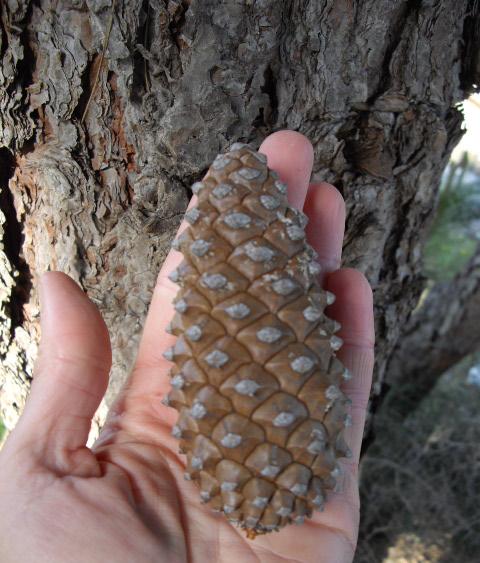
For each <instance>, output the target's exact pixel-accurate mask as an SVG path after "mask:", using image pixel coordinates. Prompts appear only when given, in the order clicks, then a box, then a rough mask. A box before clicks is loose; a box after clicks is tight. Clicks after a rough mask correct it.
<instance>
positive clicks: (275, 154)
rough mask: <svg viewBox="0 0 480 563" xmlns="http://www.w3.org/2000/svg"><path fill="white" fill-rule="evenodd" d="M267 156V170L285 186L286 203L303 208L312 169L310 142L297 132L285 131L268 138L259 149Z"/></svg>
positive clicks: (277, 132) (312, 155)
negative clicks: (275, 173)
mask: <svg viewBox="0 0 480 563" xmlns="http://www.w3.org/2000/svg"><path fill="white" fill-rule="evenodd" d="M258 150H259V152H261V153H263V154H265V155H266V156H267V161H268V167H269V168H270V169H272V170H275V172H277V174H278V175H279V177H280V180H281V181H282V182H285V183H286V184H287V186H288V200H289V202H290V204H291V205H292V206H294V207H296V208H297V209H302V208H303V204H304V202H305V197H306V194H307V189H308V182H309V180H310V175H311V173H312V167H313V157H314V154H313V146H312V143H311V142H310V141H309V140H308V139H307V137H305V135H302V134H301V133H298V132H297V131H290V130H288V129H285V130H281V131H276V132H275V133H272V134H271V135H269V136H268V137H267V138H266V139H265V140H264V141H263V143H262V144H261V145H260V148H259V149H258Z"/></svg>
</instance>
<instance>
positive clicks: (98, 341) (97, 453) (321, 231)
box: [0, 131, 374, 563]
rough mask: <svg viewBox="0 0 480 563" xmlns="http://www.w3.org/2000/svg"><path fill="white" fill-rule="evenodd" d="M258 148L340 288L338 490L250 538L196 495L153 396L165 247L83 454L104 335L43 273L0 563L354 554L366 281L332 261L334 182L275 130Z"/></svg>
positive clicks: (332, 559)
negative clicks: (131, 359) (130, 361)
mask: <svg viewBox="0 0 480 563" xmlns="http://www.w3.org/2000/svg"><path fill="white" fill-rule="evenodd" d="M259 150H260V151H261V152H263V153H264V154H266V155H267V157H268V165H269V167H270V168H272V169H274V170H276V171H277V173H278V174H279V176H280V178H281V180H282V181H284V182H285V183H287V185H288V198H289V201H290V203H291V204H292V205H294V206H295V207H298V208H300V209H301V208H303V209H304V211H305V213H306V214H307V215H308V216H309V219H310V220H309V225H308V226H307V236H308V239H309V242H310V244H311V245H312V246H313V247H314V248H315V250H316V251H317V253H318V255H319V262H320V264H321V266H322V268H323V272H324V273H323V274H322V276H323V277H322V283H323V285H324V287H325V288H326V289H329V290H330V291H331V292H333V293H334V294H335V295H336V296H337V299H336V302H335V303H334V304H333V305H331V306H330V307H329V308H328V310H327V314H328V315H329V316H330V317H332V318H335V319H336V320H338V321H339V322H340V323H341V324H342V329H341V330H340V332H339V333H338V334H339V336H340V337H341V338H342V339H343V340H344V345H343V347H342V349H341V351H340V352H339V354H338V356H339V357H340V359H341V360H342V361H343V363H344V364H345V365H346V366H347V367H348V368H349V370H350V371H351V372H352V374H353V378H352V379H351V381H349V382H347V383H346V384H345V387H344V390H345V392H346V393H347V395H349V396H350V398H351V399H352V401H353V404H352V417H353V425H352V427H350V428H349V429H348V434H347V436H346V439H347V442H349V443H350V446H351V449H352V451H353V456H352V458H351V459H349V460H343V461H342V463H343V466H344V469H345V471H344V487H343V491H342V492H337V493H333V494H332V496H331V498H330V499H329V501H328V502H327V505H326V508H325V510H324V512H316V513H315V514H314V516H313V518H312V519H310V520H307V521H305V523H304V524H302V525H300V526H295V525H291V526H287V527H286V528H283V529H282V530H281V531H280V532H278V533H271V534H267V535H263V536H259V537H257V538H256V539H255V540H253V541H252V540H249V539H246V537H245V533H244V532H243V531H242V530H240V529H237V528H235V527H234V526H232V525H231V524H230V523H229V522H228V521H227V520H226V519H225V517H224V516H223V515H222V514H220V513H215V512H213V511H212V510H211V509H210V508H209V506H208V505H204V504H201V503H200V500H199V490H198V489H197V487H196V486H195V485H194V484H193V483H192V482H189V481H186V480H185V479H184V477H183V474H184V471H185V459H184V456H182V455H180V454H178V451H177V450H178V444H177V441H176V440H175V439H174V438H172V436H171V435H170V430H171V428H172V426H173V424H174V423H175V420H176V417H177V412H176V411H174V410H173V409H171V408H169V407H167V406H165V405H164V404H162V402H161V400H162V398H163V397H164V395H165V394H166V393H168V391H169V388H170V384H169V378H168V376H167V373H168V370H169V367H170V366H169V363H168V362H167V361H166V360H165V359H164V358H163V357H162V352H163V351H164V350H165V349H166V348H167V347H169V346H171V345H172V343H173V342H174V337H173V336H170V335H168V334H167V333H165V330H164V329H165V326H166V324H167V323H168V322H169V320H170V319H171V317H172V316H173V306H172V299H173V297H174V296H175V293H176V290H177V288H176V286H174V285H173V284H172V282H170V280H169V279H168V277H167V276H168V273H169V272H170V271H171V270H172V269H173V268H175V267H176V265H178V263H179V261H180V259H181V256H180V255H179V254H178V253H177V252H174V251H172V252H171V253H170V254H169V256H168V258H167V260H166V261H165V264H164V266H163V268H162V271H161V272H160V275H159V277H158V282H157V285H156V287H155V291H154V295H153V299H152V303H151V306H150V310H149V314H148V317H147V320H146V323H145V328H144V333H143V336H142V340H141V344H140V348H139V352H138V356H137V360H136V363H135V367H134V370H133V372H132V374H131V377H130V378H129V380H128V382H127V384H126V385H125V386H124V388H123V389H122V392H121V393H120V396H119V397H118V399H117V401H116V402H115V404H114V406H113V407H112V409H111V411H110V413H109V416H108V420H107V423H106V424H105V427H104V429H103V430H102V432H101V435H100V437H99V439H98V440H97V442H96V443H95V445H94V446H93V448H91V449H89V448H87V447H86V441H87V437H88V433H89V430H90V425H91V419H92V416H93V414H94V412H95V410H96V408H97V406H98V404H99V403H100V401H101V399H102V397H103V394H104V393H105V389H106V386H107V383H108V374H109V369H110V362H111V350H110V341H109V336H108V331H107V329H106V327H105V324H104V322H103V320H102V318H101V316H100V313H99V312H98V310H97V309H96V307H95V306H94V305H93V304H92V303H91V302H90V301H89V300H88V298H87V297H86V296H85V295H84V293H83V292H82V291H81V290H80V288H78V286H77V285H76V284H75V283H74V282H73V281H72V280H71V279H70V278H69V277H68V276H66V275H64V274H61V273H58V272H54V273H48V274H44V276H43V277H42V280H41V288H40V289H41V301H42V321H41V322H42V342H41V346H40V353H39V357H38V360H37V364H36V367H35V377H34V381H33V384H32V389H31V393H30V396H29V399H28V402H27V406H26V408H25V412H24V414H23V415H22V417H21V419H20V421H19V423H18V424H17V427H16V428H15V430H14V431H13V432H12V434H11V435H10V437H9V439H8V440H7V442H6V444H5V445H4V448H3V450H2V452H1V453H0V467H1V468H2V479H1V482H0V529H1V530H2V533H1V537H0V560H1V561H2V562H4V563H9V562H13V561H15V562H17V561H22V562H30V561H35V562H47V561H48V562H62V563H69V562H82V563H96V562H110V561H111V562H115V563H121V562H132V563H133V562H135V563H137V562H138V563H142V562H144V561H152V562H153V561H155V562H158V561H168V562H169V563H170V562H177V561H178V562H181V561H189V562H190V561H192V562H200V563H203V562H209V563H210V562H212V563H213V562H224V561H225V562H226V561H228V562H229V563H237V562H241V563H250V562H259V561H261V562H280V561H288V562H297V561H298V562H300V561H301V562H320V563H321V562H328V563H347V562H350V561H351V560H352V558H353V553H354V550H355V544H356V537H357V530H358V518H359V498H358V484H357V468H358V457H359V451H360V444H361V437H362V432H363V425H364V420H365V407H366V403H367V400H368V395H369V389H370V381H371V373H372V366H373V342H374V334H373V313H372V294H371V289H370V286H369V284H368V282H367V281H366V279H365V277H364V276H363V275H362V274H361V273H360V272H358V271H356V270H353V269H338V268H339V266H340V257H341V247H342V240H343V232H344V222H345V205H344V202H343V199H342V197H341V195H340V193H339V192H338V191H337V190H336V189H335V188H334V187H333V186H331V185H329V184H326V183H320V184H309V178H310V175H311V169H312V160H313V151H312V147H311V145H310V143H309V142H308V140H307V139H306V138H305V137H303V136H302V135H300V134H298V133H294V132H291V131H281V132H278V133H275V134H273V135H271V136H270V137H268V138H267V139H266V140H265V141H264V143H263V144H262V146H261V147H260V149H259ZM191 205H192V202H191ZM180 228H181V229H183V228H185V225H182V226H181V227H180Z"/></svg>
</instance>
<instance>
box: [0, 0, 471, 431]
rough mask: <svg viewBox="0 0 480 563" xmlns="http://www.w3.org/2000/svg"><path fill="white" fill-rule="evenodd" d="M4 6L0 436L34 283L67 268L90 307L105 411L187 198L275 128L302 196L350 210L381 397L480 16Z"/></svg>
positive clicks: (231, 3) (19, 366) (427, 8)
mask: <svg viewBox="0 0 480 563" xmlns="http://www.w3.org/2000/svg"><path fill="white" fill-rule="evenodd" d="M1 9H2V19H1V35H0V37H1V46H0V56H1V58H2V66H1V69H0V146H1V147H3V150H2V152H1V154H0V158H1V159H2V161H1V162H2V167H3V169H4V172H3V186H2V193H3V196H2V201H1V204H2V211H3V216H2V221H3V250H2V254H1V260H0V263H1V264H2V270H1V272H2V274H1V287H2V291H1V292H0V296H1V297H0V298H1V300H2V301H1V303H2V306H1V311H2V316H3V319H4V323H3V324H2V331H3V332H2V335H1V336H2V348H1V349H0V356H1V358H2V361H3V368H2V375H1V386H2V393H1V399H0V403H1V407H0V408H1V412H2V416H3V417H4V418H5V419H6V422H7V424H8V425H9V426H10V427H12V426H13V424H14V423H15V420H16V417H17V415H18V413H19V412H20V411H21V409H22V405H23V401H24V398H25V395H26V392H27V390H28V385H29V380H30V377H31V373H32V358H33V357H34V355H35V345H36V342H37V339H38V305H37V296H36V280H37V276H38V275H39V274H40V273H41V272H43V271H44V270H46V269H49V268H52V269H61V270H63V271H64V272H66V273H68V274H70V275H71V276H73V277H74V278H75V279H76V280H77V281H78V282H79V283H80V284H81V285H82V287H83V288H84V289H85V290H86V291H87V292H88V294H89V296H90V297H91V298H92V299H93V300H94V301H95V302H96V303H97V304H98V306H99V307H100V309H101V310H102V312H103V314H104V316H105V318H106V322H107V325H108V326H109V329H110V332H111V336H112V341H113V348H114V361H113V370H112V378H111V384H110V387H109V392H108V395H107V404H108V403H109V402H110V401H111V398H112V396H113V395H114V393H115V392H116V391H117V390H118V388H119V386H120V384H121V382H122V381H123V380H124V378H125V376H126V374H127V372H128V369H129V367H130V366H131V364H132V361H133V359H134V354H135V347H136V345H137V342H138V336H139V333H140V330H141V326H142V322H143V319H144V317H145V314H146V311H147V307H148V303H149V300H150V296H151V291H152V288H153V285H154V281H155V277H156V274H157V272H158V269H159V267H160V265H161V263H162V261H163V259H164V258H165V256H166V253H167V252H168V248H169V244H170V241H171V239H172V237H173V234H174V231H175V230H176V228H177V227H178V225H179V222H180V220H181V218H182V215H183V212H184V210H185V207H186V205H187V201H188V197H189V195H190V190H189V186H190V184H191V183H192V182H193V181H195V180H197V179H199V178H200V177H201V176H202V174H203V172H204V171H205V170H206V168H207V166H208V164H209V163H210V161H211V160H212V159H213V158H214V156H215V155H216V153H218V152H219V151H222V150H223V149H224V148H226V147H227V146H228V145H230V144H231V143H232V142H235V141H244V142H249V143H251V144H252V145H253V146H255V147H257V146H258V145H259V143H260V142H261V140H262V139H263V138H264V137H265V136H266V135H267V134H269V133H270V132H272V131H275V130H278V129H282V128H289V129H295V130H298V131H300V132H302V133H304V134H305V135H307V136H308V137H309V139H310V140H311V141H312V143H313V145H314V148H315V165H314V176H313V177H314V179H315V180H326V181H328V182H331V183H333V184H334V185H336V186H337V187H338V188H339V189H340V191H341V192H342V194H343V196H344V197H345V200H346V203H347V231H346V237H345V245H344V265H348V266H353V267H356V268H359V269H360V270H362V271H363V272H364V273H365V274H366V275H367V277H368V279H369V280H370V282H371V284H372V286H373V288H374V293H375V307H376V334H377V363H376V372H375V386H374V391H375V393H377V394H378V393H379V392H380V390H381V388H382V384H383V381H384V378H385V373H386V371H387V369H388V365H389V358H390V356H391V353H392V350H393V348H394V346H395V345H396V343H397V341H398V339H399V336H400V333H401V330H402V327H403V326H404V325H405V323H406V321H407V319H408V317H409V314H410V311H411V310H412V309H413V308H414V306H415V304H416V302H417V299H418V297H419V295H420V293H421V291H422V288H423V286H424V280H423V278H422V276H421V274H420V271H421V258H422V245H423V241H424V237H425V232H426V228H427V227H428V225H429V222H430V218H431V216H432V214H433V212H434V209H435V205H436V196H437V192H438V185H439V179H440V176H441V173H442V170H443V168H444V166H445V164H446V162H447V161H448V158H449V155H450V153H451V151H452V149H453V147H454V146H455V144H456V143H457V141H458V140H459V138H460V137H461V134H462V133H461V128H460V125H461V120H462V116H461V113H460V111H459V110H458V109H456V108H455V104H456V103H457V102H460V101H461V100H463V99H464V98H465V97H466V96H467V94H468V93H470V92H471V91H473V90H475V89H478V84H479V75H480V68H479V66H480V65H479V58H478V49H477V48H476V47H477V46H478V29H479V2H478V1H477V0H476V1H475V2H471V1H469V0H435V1H434V0H424V1H421V2H420V1H418V2H417V1H412V0H399V1H398V2H394V3H392V2H390V1H389V0H367V1H365V2H361V3H360V2H358V3H357V2H352V1H351V0H340V1H339V0H336V1H333V0H310V1H309V0H306V1H305V0H304V1H299V0H288V1H287V0H286V1H280V2H279V1H278V0H244V1H241V0H226V1H225V2H222V3H220V2H214V1H211V0H210V1H205V0H203V1H200V0H116V1H114V2H113V3H112V1H111V0H108V1H106V0H86V1H85V0H76V1H74V2H72V1H70V2H67V1H62V0H34V1H30V0H9V1H6V2H4V3H3V4H2V8H1ZM5 170H6V171H5ZM7 180H9V181H8V182H7ZM101 420H102V416H100V419H99V423H101Z"/></svg>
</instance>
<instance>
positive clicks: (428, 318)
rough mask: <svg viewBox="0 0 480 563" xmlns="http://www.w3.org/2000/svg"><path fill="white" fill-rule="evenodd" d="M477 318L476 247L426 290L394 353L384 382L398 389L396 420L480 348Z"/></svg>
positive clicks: (479, 260) (479, 263)
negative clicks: (448, 277)
mask: <svg viewBox="0 0 480 563" xmlns="http://www.w3.org/2000/svg"><path fill="white" fill-rule="evenodd" d="M479 318H480V244H479V245H478V247H477V249H476V252H475V254H474V255H473V256H472V258H471V259H470V260H469V262H468V263H467V265H466V266H465V268H464V269H463V271H462V272H460V273H459V274H458V275H457V276H456V277H455V278H454V279H453V280H452V281H450V282H442V283H438V284H436V285H435V286H434V287H433V288H432V289H431V290H430V292H429V293H428V295H427V297H426V299H425V301H424V303H423V304H422V305H421V306H420V307H419V308H418V309H417V310H416V311H415V312H414V313H413V314H412V316H411V317H410V319H409V321H408V323H407V326H406V328H405V330H404V335H403V337H402V338H401V341H400V343H399V345H398V346H397V348H396V349H395V350H394V353H393V355H392V358H391V361H390V366H389V370H388V376H387V384H388V385H389V386H391V387H392V388H393V389H397V391H394V394H393V399H394V401H393V408H394V410H395V412H396V413H397V414H398V415H399V416H400V417H402V418H403V417H405V416H407V414H408V413H409V412H411V411H412V410H413V409H415V408H416V407H417V406H418V404H419V403H420V401H421V400H422V399H423V397H425V395H426V394H427V393H428V392H429V391H430V390H431V389H432V387H433V386H434V385H435V383H436V382H437V380H438V378H439V376H440V375H441V374H442V373H444V372H445V371H446V370H447V369H449V368H451V367H452V366H453V365H455V364H456V363H457V362H458V361H460V360H461V359H462V358H464V357H465V356H466V355H468V354H471V353H473V352H475V351H476V350H478V349H479V348H480V322H479V320H478V319H479ZM389 403H390V401H389ZM390 404H392V403H390Z"/></svg>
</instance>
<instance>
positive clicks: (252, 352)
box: [165, 143, 351, 537]
mask: <svg viewBox="0 0 480 563" xmlns="http://www.w3.org/2000/svg"><path fill="white" fill-rule="evenodd" d="M193 191H194V193H195V194H196V195H197V197H198V205H197V206H196V207H194V208H192V209H191V210H189V211H188V212H187V215H186V220H187V221H188V222H189V223H190V225H189V227H188V228H187V229H186V230H185V231H184V232H183V233H182V235H181V236H180V237H179V238H178V239H177V240H176V241H175V242H174V245H173V246H174V248H176V249H177V250H180V251H181V252H182V253H183V255H184V261H183V262H182V263H181V265H180V266H179V268H178V269H177V270H176V271H175V272H173V274H172V275H171V276H170V279H172V281H174V282H176V283H178V284H179V285H180V286H181V289H180V290H179V292H178V295H177V297H176V299H175V302H174V305H175V310H176V311H177V312H176V314H175V316H174V318H173V320H172V322H171V324H170V327H169V329H168V330H169V332H171V333H173V334H175V335H177V336H178V338H177V341H176V344H175V346H174V347H173V348H171V349H169V350H167V352H166V353H165V357H166V358H167V359H168V360H171V361H173V362H174V363H175V366H174V367H173V369H172V371H171V384H172V390H171V392H170V394H169V396H168V397H167V399H166V402H167V404H169V405H170V406H172V407H174V408H175V409H177V410H178V411H179V413H180V415H179V418H178V421H177V424H176V425H175V426H174V428H173V430H172V434H173V435H174V436H175V437H177V438H179V439H180V452H182V453H186V455H187V460H188V462H187V472H186V474H185V477H186V478H187V479H193V480H194V481H195V482H196V483H197V484H198V485H199V486H200V498H201V500H202V501H203V502H208V503H209V504H210V506H211V507H212V508H213V509H215V510H220V511H223V513H224V514H225V515H226V517H227V518H228V519H229V520H230V521H231V522H233V523H236V524H238V525H240V526H241V527H243V528H246V529H247V533H248V535H249V536H250V537H255V535H256V534H258V533H265V532H269V531H272V530H278V529H280V528H282V527H283V526H285V525H287V524H290V523H292V522H294V523H302V522H303V521H304V519H305V518H308V517H311V515H312V511H313V510H314V509H316V510H322V509H323V506H324V501H325V494H326V491H328V490H331V489H335V488H336V486H337V485H336V483H337V481H338V477H339V476H340V467H339V465H338V463H337V460H338V458H339V457H342V456H348V455H350V452H349V450H348V448H347V446H346V444H345V442H344V439H343V436H342V430H343V429H344V427H345V426H346V425H348V424H349V423H350V420H351V419H350V416H349V415H348V414H347V412H346V411H347V406H346V405H347V404H348V403H349V402H350V401H349V399H348V398H347V397H346V396H345V395H344V393H343V392H342V391H341V390H340V388H339V384H340V381H341V378H342V376H343V377H344V378H348V377H349V372H348V370H346V369H345V367H344V366H343V365H342V363H341V362H340V361H339V360H338V359H337V358H336V356H335V351H336V350H338V349H339V348H340V346H341V345H342V340H341V339H340V338H338V337H337V336H335V334H334V333H335V332H336V331H337V330H338V329H339V328H340V325H339V323H337V322H336V321H333V320H332V319H329V318H328V317H327V316H326V315H325V314H324V308H325V307H326V306H328V305H329V304H331V303H333V301H334V299H335V296H334V295H333V294H332V293H330V292H328V291H324V290H323V289H322V288H321V287H320V285H319V283H318V280H317V276H318V273H319V265H318V264H317V263H316V262H315V261H314V259H315V257H316V256H315V252H314V250H313V249H312V248H311V247H310V246H309V245H308V244H307V243H306V240H305V232H304V228H305V225H306V223H307V217H306V216H305V215H304V214H303V213H302V212H301V211H298V210H296V209H293V208H292V207H290V206H289V205H288V203H287V197H286V191H287V186H286V185H285V184H283V183H281V182H280V181H279V180H278V176H277V174H276V173H275V172H273V171H271V170H269V169H268V168H267V159H266V157H265V156H264V155H262V154H260V153H258V152H256V151H254V150H252V149H251V148H250V147H248V146H247V145H244V144H241V143H236V144H234V145H233V146H232V147H231V150H230V152H228V153H227V154H225V155H219V156H217V158H216V159H215V160H214V162H213V164H212V166H211V167H210V169H209V171H208V172H207V174H206V176H205V178H204V179H203V181H202V182H196V183H195V184H194V185H193Z"/></svg>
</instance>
